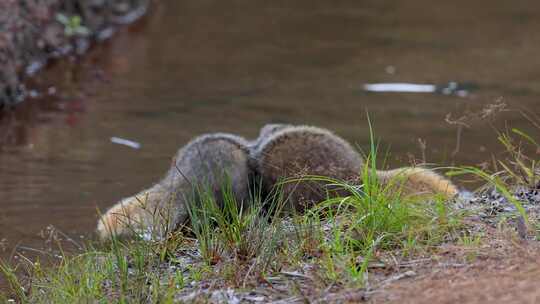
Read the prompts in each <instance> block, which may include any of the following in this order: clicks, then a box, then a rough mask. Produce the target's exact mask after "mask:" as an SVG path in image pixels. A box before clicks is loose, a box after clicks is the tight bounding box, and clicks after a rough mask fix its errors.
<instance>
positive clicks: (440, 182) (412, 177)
mask: <svg viewBox="0 0 540 304" xmlns="http://www.w3.org/2000/svg"><path fill="white" fill-rule="evenodd" d="M377 177H378V178H379V180H380V181H381V183H383V184H386V185H388V184H395V185H397V186H399V187H402V191H403V194H405V195H414V194H422V193H430V194H443V195H444V196H445V197H446V198H448V199H449V198H453V197H455V196H456V195H458V194H459V189H458V188H457V187H456V186H455V185H454V184H453V183H452V182H451V181H450V180H449V179H447V178H445V177H443V176H442V175H440V174H438V173H436V172H434V171H433V170H430V169H426V168H421V167H404V168H399V169H393V170H388V171H382V170H381V171H377Z"/></svg>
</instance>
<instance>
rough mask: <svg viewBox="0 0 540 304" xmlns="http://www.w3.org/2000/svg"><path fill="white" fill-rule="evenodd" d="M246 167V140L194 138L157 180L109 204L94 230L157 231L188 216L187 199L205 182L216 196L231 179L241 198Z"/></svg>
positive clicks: (223, 136)
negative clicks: (114, 203)
mask: <svg viewBox="0 0 540 304" xmlns="http://www.w3.org/2000/svg"><path fill="white" fill-rule="evenodd" d="M250 172H251V169H250V167H249V151H248V142H247V141H246V140H245V139H243V138H241V137H239V136H235V135H231V134H225V133H216V134H208V135H203V136H200V137H197V138H195V139H193V140H192V141H191V142H189V143H188V144H187V145H186V146H184V147H183V148H181V149H180V150H179V151H178V152H177V154H176V157H175V158H174V161H173V165H172V166H171V168H170V169H169V171H168V172H167V174H166V176H165V177H164V178H163V179H162V180H161V181H160V182H159V183H157V184H155V185H154V186H152V187H150V188H149V189H146V190H143V191H141V192H140V193H138V194H136V195H134V196H131V197H128V198H125V199H123V200H121V201H120V202H119V203H118V204H116V205H115V206H113V207H112V208H111V209H109V210H108V211H107V212H106V213H105V214H104V215H103V216H102V217H101V219H100V220H99V222H98V228H97V232H98V235H99V237H100V238H101V239H108V238H109V237H111V236H112V235H116V236H127V235H130V234H132V233H133V232H134V230H133V229H134V227H136V228H139V229H143V230H145V229H151V231H152V233H153V234H157V235H161V234H163V233H164V232H165V231H170V230H171V229H174V228H176V226H177V225H178V224H181V223H183V222H185V221H186V219H187V217H188V212H187V209H186V200H189V199H193V198H194V197H193V194H194V191H195V189H194V187H198V186H200V185H203V186H205V187H208V188H209V189H210V190H211V191H213V192H214V193H215V197H216V198H218V199H219V198H221V197H222V193H221V190H222V187H223V185H224V183H225V182H230V183H231V185H232V191H233V193H234V195H235V198H236V199H237V201H243V200H244V199H246V196H247V194H248V192H249V191H248V178H249V175H250ZM225 179H228V180H225ZM144 232H147V231H144Z"/></svg>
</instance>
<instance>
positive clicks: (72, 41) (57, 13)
mask: <svg viewBox="0 0 540 304" xmlns="http://www.w3.org/2000/svg"><path fill="white" fill-rule="evenodd" d="M149 3H150V0H103V1H86V0H44V1H41V0H17V1H13V0H6V1H0V108H2V107H5V106H6V105H13V104H16V103H18V102H20V101H22V100H23V99H24V98H25V97H26V94H27V92H26V91H25V87H24V83H23V82H24V80H25V78H26V77H27V76H31V75H33V74H34V73H36V72H37V71H38V70H39V69H40V68H41V67H43V66H44V65H45V64H46V63H47V62H48V61H49V60H50V59H53V58H58V57H63V56H66V55H80V54H82V53H84V52H85V51H86V50H87V49H88V48H89V47H90V45H91V43H92V42H93V41H99V40H104V39H107V38H109V37H110V36H111V35H112V34H113V33H114V31H115V29H116V28H117V27H118V26H119V25H123V24H128V23H131V22H133V21H135V20H136V19H138V17H140V16H142V15H143V14H144V13H145V12H146V10H147V8H148V6H149Z"/></svg>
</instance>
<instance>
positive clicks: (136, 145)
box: [111, 137, 141, 149]
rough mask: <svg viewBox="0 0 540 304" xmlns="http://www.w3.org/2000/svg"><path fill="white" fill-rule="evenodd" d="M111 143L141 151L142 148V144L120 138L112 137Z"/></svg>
mask: <svg viewBox="0 0 540 304" xmlns="http://www.w3.org/2000/svg"><path fill="white" fill-rule="evenodd" d="M111 142H112V143H114V144H119V145H124V146H128V147H130V148H133V149H140V148H141V144H140V143H138V142H136V141H132V140H129V139H124V138H120V137H111Z"/></svg>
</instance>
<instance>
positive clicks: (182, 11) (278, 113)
mask: <svg viewBox="0 0 540 304" xmlns="http://www.w3.org/2000/svg"><path fill="white" fill-rule="evenodd" d="M159 2H160V3H159V4H158V5H156V6H155V7H154V8H153V11H152V12H151V14H150V15H149V16H147V17H145V18H144V20H142V21H140V22H138V23H137V24H135V25H133V26H131V27H130V28H128V29H125V30H123V31H121V32H119V33H118V34H117V35H116V36H115V37H114V38H113V39H112V40H111V41H108V42H106V43H104V44H102V45H100V46H98V47H96V48H94V49H93V50H92V51H91V53H90V54H89V55H88V56H86V57H85V58H84V59H82V60H81V61H80V62H68V61H65V62H62V63H59V64H56V65H55V66H53V67H52V68H50V69H48V70H47V71H44V72H43V73H41V74H40V75H38V76H37V78H36V79H35V80H34V82H35V83H36V86H37V87H39V88H41V89H40V91H39V92H40V93H41V94H42V95H47V96H43V97H40V98H35V99H33V100H29V101H27V102H25V103H24V104H22V105H21V106H19V107H17V108H16V109H15V110H14V111H8V112H5V113H3V114H2V116H1V118H0V240H2V239H4V241H3V242H2V244H4V245H5V247H6V248H7V252H9V251H10V249H12V248H13V246H15V245H17V244H20V245H25V246H29V247H37V246H39V244H40V242H41V236H40V235H39V232H40V231H41V230H42V229H43V228H45V227H46V226H47V225H54V226H55V227H57V228H58V229H60V230H62V231H63V232H65V233H67V234H68V235H71V236H75V237H81V236H85V237H89V236H91V234H92V231H93V229H94V228H95V224H96V221H97V216H96V214H97V210H98V208H99V209H101V210H105V209H106V208H107V207H109V206H111V205H112V204H113V203H114V202H115V201H117V200H118V199H120V198H122V197H125V196H127V195H130V194H133V193H134V192H136V191H138V190H140V189H142V188H143V187H145V186H148V185H150V184H151V183H152V182H154V181H157V180H158V179H159V178H160V177H161V176H162V174H163V173H164V172H165V171H166V169H167V168H168V165H169V164H170V161H171V157H172V156H173V154H174V153H175V151H176V150H177V149H178V148H179V147H180V146H181V145H183V144H185V143H186V142H187V141H188V140H189V139H190V138H192V137H194V136H196V135H199V134H202V133H206V132H216V131H222V132H234V133H238V134H241V135H243V136H246V137H248V138H253V137H254V136H255V135H256V134H257V133H258V129H259V128H260V127H261V126H262V125H264V124H266V123H271V122H288V123H294V124H312V125H317V126H321V127H326V128H329V129H332V130H334V131H335V132H336V133H338V134H339V135H341V136H343V137H344V138H346V139H348V140H350V141H352V142H354V143H355V144H357V145H358V146H359V147H360V148H363V149H367V148H368V147H369V134H368V122H367V118H366V117H367V115H366V113H369V116H370V119H371V121H372V123H373V125H374V129H375V133H376V136H377V137H378V138H380V139H381V145H382V147H384V148H385V150H386V147H389V150H390V153H391V154H389V156H388V162H389V163H390V164H392V165H393V166H397V165H405V164H408V163H409V161H410V159H412V158H414V159H417V160H422V159H424V158H425V159H426V161H428V162H433V163H438V164H479V163H482V162H484V161H487V160H489V159H490V157H491V155H492V154H497V153H500V152H501V148H500V146H499V145H498V144H497V141H496V135H495V132H494V129H493V127H503V126H504V125H505V123H507V124H508V125H510V126H512V127H516V128H521V129H522V130H523V131H526V132H529V134H530V135H531V136H533V137H536V138H539V137H540V135H539V131H538V129H534V128H533V127H532V125H531V124H530V123H528V122H527V121H526V120H525V119H524V118H523V117H522V116H521V115H520V114H519V113H517V112H515V111H508V112H503V113H500V114H499V115H498V116H497V117H495V118H491V119H487V120H484V121H475V122H472V123H471V128H466V129H464V130H463V132H462V134H461V144H460V149H459V151H457V153H454V154H453V151H454V149H455V148H456V134H457V127H456V125H451V124H449V123H447V122H446V121H445V117H446V115H447V114H448V113H452V118H457V117H459V116H460V115H462V114H463V113H466V112H467V111H479V110H480V109H482V108H483V107H484V106H485V105H487V104H491V103H494V102H496V101H498V100H501V98H502V101H504V102H505V103H507V104H508V107H509V108H512V109H526V110H528V111H532V112H535V113H539V112H540V110H539V107H538V104H539V102H540V56H539V55H538V54H539V52H540V35H538V29H540V2H538V1H533V0H529V1H520V2H511V1H496V2H494V1H488V0H479V1H465V0H456V1H444V2H439V3H437V4H434V3H433V1H428V0H418V1H387V0H384V1H380V0H366V1H358V0H354V1H338V2H335V3H334V2H333V3H332V4H330V2H328V1H318V0H317V1H314V0H310V1H294V3H292V2H291V1H227V2H226V3H225V2H223V1H200V0H182V1H176V0H163V1H159ZM454 81H456V82H458V84H461V83H463V84H470V85H468V86H466V87H467V88H470V90H469V91H467V94H450V95H444V94H439V93H441V92H440V91H438V93H435V94H432V93H411V92H408V93H400V92H386V93H385V92H366V91H365V90H364V88H365V86H364V85H365V84H373V83H410V84H419V85H442V86H445V85H447V84H448V83H450V82H454ZM111 137H118V138H119V139H128V140H131V141H134V142H136V143H138V144H140V147H139V148H138V149H134V148H132V147H128V146H125V145H121V144H117V143H113V142H111ZM419 139H420V141H421V142H424V143H425V146H426V148H425V149H422V148H421V144H420V141H419ZM116 141H117V142H118V140H116Z"/></svg>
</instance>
